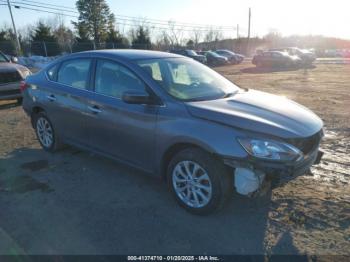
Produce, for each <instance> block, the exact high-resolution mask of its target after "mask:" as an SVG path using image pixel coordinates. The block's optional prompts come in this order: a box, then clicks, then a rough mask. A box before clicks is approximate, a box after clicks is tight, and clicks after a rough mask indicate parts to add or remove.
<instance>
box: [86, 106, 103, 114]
mask: <svg viewBox="0 0 350 262" xmlns="http://www.w3.org/2000/svg"><path fill="white" fill-rule="evenodd" d="M88 109H89V110H90V111H91V112H92V113H94V114H99V113H101V112H102V110H100V109H99V108H98V107H97V106H88Z"/></svg>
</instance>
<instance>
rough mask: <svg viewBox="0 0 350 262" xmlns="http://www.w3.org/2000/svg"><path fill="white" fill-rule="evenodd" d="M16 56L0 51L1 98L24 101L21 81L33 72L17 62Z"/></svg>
mask: <svg viewBox="0 0 350 262" xmlns="http://www.w3.org/2000/svg"><path fill="white" fill-rule="evenodd" d="M16 61H17V58H16V57H10V58H9V57H7V56H6V55H5V54H4V53H2V52H1V51H0V99H2V100H6V99H9V100H10V99H17V100H18V102H21V101H22V95H21V92H20V82H21V81H22V80H24V79H25V78H26V77H27V76H28V75H30V74H31V72H30V70H29V69H28V68H26V67H25V66H22V65H19V64H16Z"/></svg>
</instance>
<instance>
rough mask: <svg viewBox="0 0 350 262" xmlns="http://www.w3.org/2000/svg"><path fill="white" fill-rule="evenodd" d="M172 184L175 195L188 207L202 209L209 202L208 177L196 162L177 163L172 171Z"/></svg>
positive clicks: (210, 185) (209, 187) (209, 184)
mask: <svg viewBox="0 0 350 262" xmlns="http://www.w3.org/2000/svg"><path fill="white" fill-rule="evenodd" d="M172 182H173V187H174V190H175V193H176V195H177V196H178V197H179V198H180V199H181V201H182V202H183V203H185V204H186V205H187V206H189V207H194V208H202V207H204V206H206V205H207V204H208V203H209V202H210V200H211V197H212V183H211V181H210V177H209V176H208V173H207V172H206V171H205V169H204V168H202V167H201V166H200V165H199V164H197V163H196V162H193V161H181V162H179V163H178V164H177V165H176V166H175V167H174V169H173V172H172Z"/></svg>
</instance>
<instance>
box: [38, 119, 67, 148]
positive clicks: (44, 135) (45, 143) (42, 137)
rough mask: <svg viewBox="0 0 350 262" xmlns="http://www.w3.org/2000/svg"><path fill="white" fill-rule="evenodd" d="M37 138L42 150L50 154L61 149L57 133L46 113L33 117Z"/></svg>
mask: <svg viewBox="0 0 350 262" xmlns="http://www.w3.org/2000/svg"><path fill="white" fill-rule="evenodd" d="M33 123H34V128H35V133H36V136H37V138H38V140H39V142H40V145H41V146H42V148H43V149H44V150H46V151H49V152H55V151H57V150H58V149H59V148H60V147H61V143H60V142H59V139H58V137H57V135H56V133H55V130H54V128H53V125H52V123H51V121H50V120H49V118H48V117H47V115H46V114H45V113H44V112H39V113H37V114H35V115H34V116H33Z"/></svg>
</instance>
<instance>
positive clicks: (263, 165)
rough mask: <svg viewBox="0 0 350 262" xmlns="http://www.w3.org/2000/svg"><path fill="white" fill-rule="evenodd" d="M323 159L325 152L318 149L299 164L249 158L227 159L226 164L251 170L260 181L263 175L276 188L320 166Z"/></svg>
mask: <svg viewBox="0 0 350 262" xmlns="http://www.w3.org/2000/svg"><path fill="white" fill-rule="evenodd" d="M322 157H323V152H322V151H321V150H319V149H318V148H317V149H315V150H314V151H313V152H311V153H309V154H308V155H305V156H304V158H303V160H300V161H298V162H289V163H287V162H276V161H268V160H262V159H256V158H250V157H249V158H246V159H233V158H225V159H224V163H225V164H226V165H228V166H231V167H233V168H234V169H235V170H237V169H239V170H242V169H246V170H250V171H251V172H254V173H255V174H256V176H257V179H258V180H260V176H259V174H262V173H263V174H264V179H266V180H270V181H271V185H272V187H273V188H274V187H278V186H281V185H283V184H285V183H287V182H288V181H290V180H292V179H294V178H296V177H298V176H301V175H303V174H305V173H306V172H307V171H308V170H309V169H310V167H311V166H312V165H318V164H320V162H321V159H322ZM235 175H237V174H235ZM260 185H261V183H260ZM235 186H236V189H237V191H239V190H240V189H239V188H237V185H235Z"/></svg>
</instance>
